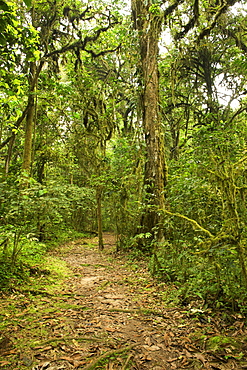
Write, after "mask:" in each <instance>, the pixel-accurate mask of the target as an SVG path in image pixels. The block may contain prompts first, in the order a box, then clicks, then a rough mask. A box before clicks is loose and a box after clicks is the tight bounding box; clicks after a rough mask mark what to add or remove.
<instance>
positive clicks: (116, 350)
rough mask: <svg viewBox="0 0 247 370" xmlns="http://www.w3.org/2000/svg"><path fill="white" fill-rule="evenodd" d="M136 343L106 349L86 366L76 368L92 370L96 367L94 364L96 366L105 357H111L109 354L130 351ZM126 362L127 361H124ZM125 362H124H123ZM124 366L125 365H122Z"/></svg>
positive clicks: (113, 354)
mask: <svg viewBox="0 0 247 370" xmlns="http://www.w3.org/2000/svg"><path fill="white" fill-rule="evenodd" d="M136 345H137V344H132V345H130V346H127V347H121V348H118V349H115V350H113V351H108V352H106V353H104V354H103V355H101V356H99V357H98V358H96V360H94V361H92V362H91V363H90V364H88V365H87V366H85V367H83V368H82V367H78V369H82V370H93V369H95V368H96V366H98V364H99V363H100V362H101V361H103V360H105V359H107V357H111V356H115V355H119V354H121V353H123V352H128V351H130V350H131V349H132V348H134V347H135V346H136ZM126 362H127V361H126ZM125 364H126V363H125ZM124 366H125V365H124Z"/></svg>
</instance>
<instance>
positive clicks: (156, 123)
mask: <svg viewBox="0 0 247 370" xmlns="http://www.w3.org/2000/svg"><path fill="white" fill-rule="evenodd" d="M151 6H152V2H151V1H147V2H144V1H142V0H132V14H133V21H134V27H135V28H136V29H137V31H138V38H139V47H140V70H141V77H142V94H141V107H142V125H143V129H144V134H145V143H146V163H145V176H144V177H145V179H144V188H145V191H146V195H145V197H146V203H145V209H144V213H143V216H142V219H141V232H142V233H150V234H151V235H152V239H153V238H154V237H155V239H156V240H157V241H160V240H161V239H162V238H163V227H162V211H161V210H162V209H163V208H164V203H165V197H164V191H165V186H166V183H167V166H166V162H165V156H164V143H163V134H162V130H161V119H160V111H159V72H158V61H157V58H158V52H159V48H158V43H159V38H160V34H161V25H162V16H161V14H159V9H158V8H157V9H156V11H155V12H153V11H151Z"/></svg>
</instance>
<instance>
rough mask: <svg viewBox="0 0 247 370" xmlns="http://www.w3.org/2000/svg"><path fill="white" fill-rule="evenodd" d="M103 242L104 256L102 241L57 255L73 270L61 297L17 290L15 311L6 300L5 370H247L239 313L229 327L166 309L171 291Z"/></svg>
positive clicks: (0, 340) (1, 354)
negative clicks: (167, 292)
mask: <svg viewBox="0 0 247 370" xmlns="http://www.w3.org/2000/svg"><path fill="white" fill-rule="evenodd" d="M104 243H105V250H104V251H103V252H98V249H97V238H94V239H84V240H80V241H77V242H74V243H70V244H69V245H66V246H64V248H61V249H60V250H59V251H58V250H57V252H56V253H57V256H58V257H59V258H60V259H61V260H62V261H65V262H66V264H67V266H68V267H69V270H70V276H69V277H68V278H67V279H66V281H65V282H64V284H63V286H62V287H61V286H60V288H59V290H58V291H57V292H53V293H49V292H48V291H47V292H46V290H45V288H44V289H43V290H42V291H40V290H37V291H36V292H35V291H33V292H31V293H30V292H29V293H28V294H27V293H22V294H17V292H16V293H15V294H13V295H12V300H13V302H12V304H13V307H14V308H13V309H12V311H11V307H8V310H6V309H7V305H11V297H8V299H7V298H6V299H5V300H3V311H2V322H3V321H4V319H5V320H6V322H7V321H8V322H7V324H6V325H5V326H4V325H2V326H1V328H2V330H1V332H0V368H2V369H11V370H25V369H32V370H62V369H63V370H69V369H84V370H89V369H108V370H127V369H129V370H130V369H133V370H134V369H135V370H146V369H152V370H174V369H189V370H190V369H191V370H192V369H212V370H226V369H229V370H230V369H246V368H247V362H246V359H245V355H246V347H247V345H246V342H245V340H246V341H247V333H246V329H245V328H244V318H243V317H241V315H239V317H235V318H234V325H230V324H229V322H226V319H225V320H223V319H222V320H221V319H219V318H218V317H217V318H215V317H213V315H211V314H210V312H209V311H208V312H204V311H203V310H200V309H196V308H193V309H191V308H190V309H189V308H186V309H183V308H177V307H176V308H174V307H170V308H169V307H165V305H164V301H162V296H164V289H165V286H164V285H162V284H157V283H156V281H155V280H154V279H152V277H151V276H150V274H149V273H148V271H147V269H146V267H145V266H141V265H139V264H138V266H137V265H136V264H135V263H134V262H132V263H131V262H130V261H129V260H126V259H125V258H123V257H118V256H117V255H115V254H114V251H115V239H114V237H113V236H112V235H110V234H105V235H104ZM17 301H18V302H17ZM14 302H15V303H14ZM6 315H8V317H6ZM11 315H12V317H11V320H10V316H11ZM0 318H1V315H0ZM228 320H229V318H228ZM222 333H224V335H223V334H222ZM212 338H213V339H214V340H212ZM227 338H228V340H227ZM240 338H241V339H240ZM223 339H224V340H223ZM240 347H241V348H240Z"/></svg>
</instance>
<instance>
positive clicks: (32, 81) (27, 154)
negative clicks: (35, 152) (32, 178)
mask: <svg viewBox="0 0 247 370" xmlns="http://www.w3.org/2000/svg"><path fill="white" fill-rule="evenodd" d="M37 78H38V76H37V70H36V64H35V62H31V63H30V76H29V86H30V87H29V96H28V111H27V116H26V127H25V141H24V151H23V161H22V171H23V173H24V174H25V176H27V177H28V176H29V175H30V171H31V161H32V144H33V140H32V138H33V127H34V113H35V92H36V83H37Z"/></svg>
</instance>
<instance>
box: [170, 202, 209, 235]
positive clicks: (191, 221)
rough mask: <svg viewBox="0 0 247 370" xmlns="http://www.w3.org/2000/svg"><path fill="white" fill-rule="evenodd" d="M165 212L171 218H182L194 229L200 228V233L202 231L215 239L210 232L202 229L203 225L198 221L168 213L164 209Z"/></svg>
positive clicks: (178, 214)
mask: <svg viewBox="0 0 247 370" xmlns="http://www.w3.org/2000/svg"><path fill="white" fill-rule="evenodd" d="M164 212H165V213H167V214H168V215H170V216H176V217H179V218H182V219H183V220H186V221H188V222H190V223H191V224H192V225H193V226H194V227H196V228H198V229H199V230H200V231H202V232H204V233H205V234H207V235H208V236H209V237H210V238H214V235H213V234H211V232H210V231H209V230H207V229H204V227H202V226H201V225H199V224H198V222H197V221H196V220H193V219H192V218H189V217H187V216H184V215H181V214H180V213H173V212H170V211H167V210H166V209H164Z"/></svg>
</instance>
